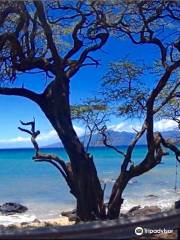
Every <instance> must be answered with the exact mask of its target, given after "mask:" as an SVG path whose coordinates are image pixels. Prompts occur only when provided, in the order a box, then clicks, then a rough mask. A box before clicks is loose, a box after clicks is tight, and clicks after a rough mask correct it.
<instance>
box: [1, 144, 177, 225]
mask: <svg viewBox="0 0 180 240" xmlns="http://www.w3.org/2000/svg"><path fill="white" fill-rule="evenodd" d="M125 148H126V147H121V150H125ZM43 151H44V152H46V153H47V152H49V153H55V154H57V155H59V156H61V157H62V158H64V159H67V155H66V154H65V151H64V149H43ZM90 152H91V153H92V154H93V156H94V161H95V163H96V166H97V170H98V174H99V177H100V179H101V182H102V184H104V183H105V182H106V184H107V187H106V193H105V197H106V198H107V199H108V196H109V194H110V191H111V188H112V184H113V182H114V180H115V179H116V177H117V176H118V174H119V171H120V164H121V161H122V157H121V156H119V155H118V154H117V153H115V152H114V151H113V150H110V149H106V148H103V147H97V148H91V149H90ZM145 153H146V147H145V146H138V147H136V150H135V152H134V156H133V160H134V162H135V163H138V162H139V161H141V160H142V159H143V157H144V156H145ZM33 154H34V151H33V149H10V150H7V149H6V150H0V205H1V204H3V203H4V202H9V201H11V202H19V203H22V204H24V205H26V206H27V207H28V208H29V211H28V214H29V215H28V216H36V217H37V218H40V219H42V218H44V219H48V218H54V217H58V216H59V215H60V212H61V211H63V210H66V209H67V210H68V209H72V208H74V207H75V199H74V198H73V196H72V195H71V194H70V193H69V190H68V188H67V186H66V184H65V182H64V180H63V178H62V177H61V175H60V174H59V173H58V172H57V170H56V169H55V168H54V167H53V166H51V165H50V164H48V163H44V162H41V163H35V162H34V161H33V160H32V156H33ZM175 173H176V161H175V157H174V155H173V154H172V153H171V154H170V155H168V156H166V157H164V159H163V163H162V164H160V165H159V166H157V167H156V168H155V169H153V170H151V171H150V172H148V173H146V174H144V175H143V176H140V177H137V178H134V179H133V180H132V181H130V183H129V184H128V187H127V188H126V191H125V192H124V199H125V201H124V204H123V211H126V210H127V209H129V208H130V207H132V206H134V205H138V204H140V205H142V206H145V205H158V206H160V207H161V208H169V207H171V206H172V205H173V203H174V201H175V200H178V199H180V180H179V175H180V165H179V174H178V175H177V179H178V181H177V190H176V191H175V190H174V186H175V175H176V174H175ZM148 195H155V196H156V197H152V196H151V197H148ZM6 220H7V219H6ZM2 221H5V220H4V219H3V217H2V216H0V224H1V222H2Z"/></svg>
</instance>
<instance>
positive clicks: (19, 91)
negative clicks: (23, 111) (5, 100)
mask: <svg viewBox="0 0 180 240" xmlns="http://www.w3.org/2000/svg"><path fill="white" fill-rule="evenodd" d="M0 94H2V95H13V96H21V97H25V98H28V99H30V100H32V101H34V102H36V103H40V102H41V94H37V93H35V92H32V91H30V90H28V89H26V88H6V87H5V88H3V87H0Z"/></svg>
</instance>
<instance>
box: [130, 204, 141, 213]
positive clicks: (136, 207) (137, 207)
mask: <svg viewBox="0 0 180 240" xmlns="http://www.w3.org/2000/svg"><path fill="white" fill-rule="evenodd" d="M140 208H141V206H140V205H138V206H135V207H132V208H131V209H130V210H129V211H128V213H132V212H134V211H136V210H138V209H140Z"/></svg>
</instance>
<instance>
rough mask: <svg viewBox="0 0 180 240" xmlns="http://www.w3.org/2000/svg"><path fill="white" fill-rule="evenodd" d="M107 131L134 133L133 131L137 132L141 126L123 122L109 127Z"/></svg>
mask: <svg viewBox="0 0 180 240" xmlns="http://www.w3.org/2000/svg"><path fill="white" fill-rule="evenodd" d="M108 129H110V130H113V131H117V132H122V131H126V132H134V130H133V129H135V130H137V131H139V130H140V129H141V125H140V124H138V123H134V124H132V123H129V122H127V121H124V122H121V123H118V124H117V125H111V126H109V127H108Z"/></svg>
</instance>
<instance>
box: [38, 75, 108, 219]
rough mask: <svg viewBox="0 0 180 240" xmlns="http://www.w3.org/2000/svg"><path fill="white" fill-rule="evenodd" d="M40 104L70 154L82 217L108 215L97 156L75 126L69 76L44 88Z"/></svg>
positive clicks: (79, 214) (79, 215) (79, 211)
mask: <svg viewBox="0 0 180 240" xmlns="http://www.w3.org/2000/svg"><path fill="white" fill-rule="evenodd" d="M40 106H41V108H42V110H43V112H44V113H45V115H46V116H47V118H48V119H49V121H50V122H51V124H52V126H53V127H54V129H55V130H56V132H57V134H58V136H59V137H60V139H61V141H62V143H63V145H64V148H65V150H66V151H67V154H68V156H69V159H70V162H71V168H72V175H73V180H74V186H75V192H74V195H75V197H76V199H77V215H78V217H79V218H80V220H83V221H87V220H93V219H96V218H103V217H105V207H104V203H103V197H104V196H103V195H104V194H103V190H102V188H101V185H100V181H99V179H98V176H97V171H96V168H95V165H94V162H93V158H92V157H90V156H89V154H87V153H86V152H85V150H84V147H83V145H82V143H81V142H80V140H79V138H78V137H77V135H76V132H75V131H74V129H73V125H72V121H71V114H70V104H69V80H68V79H65V78H63V79H56V80H54V81H53V82H52V83H51V84H50V85H49V87H48V88H47V89H46V91H45V92H44V94H43V96H42V102H41V104H40Z"/></svg>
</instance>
